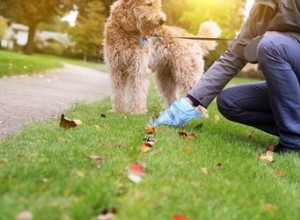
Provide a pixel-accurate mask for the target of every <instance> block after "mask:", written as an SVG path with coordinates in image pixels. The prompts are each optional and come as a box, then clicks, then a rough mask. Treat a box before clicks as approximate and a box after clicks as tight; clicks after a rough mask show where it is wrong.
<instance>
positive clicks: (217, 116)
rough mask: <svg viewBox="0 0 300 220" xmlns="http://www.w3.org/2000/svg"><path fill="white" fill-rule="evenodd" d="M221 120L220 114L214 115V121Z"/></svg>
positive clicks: (216, 122)
mask: <svg viewBox="0 0 300 220" xmlns="http://www.w3.org/2000/svg"><path fill="white" fill-rule="evenodd" d="M219 122H220V116H219V115H215V116H214V123H215V124H218V123H219Z"/></svg>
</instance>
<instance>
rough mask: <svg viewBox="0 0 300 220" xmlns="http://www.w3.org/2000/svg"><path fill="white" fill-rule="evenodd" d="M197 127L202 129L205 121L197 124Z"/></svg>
mask: <svg viewBox="0 0 300 220" xmlns="http://www.w3.org/2000/svg"><path fill="white" fill-rule="evenodd" d="M195 128H196V129H201V128H203V123H200V124H198V125H196V126H195Z"/></svg>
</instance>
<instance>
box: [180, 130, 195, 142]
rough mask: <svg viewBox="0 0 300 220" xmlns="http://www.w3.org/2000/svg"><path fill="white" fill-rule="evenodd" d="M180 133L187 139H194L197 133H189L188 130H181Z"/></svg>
mask: <svg viewBox="0 0 300 220" xmlns="http://www.w3.org/2000/svg"><path fill="white" fill-rule="evenodd" d="M178 134H179V136H180V137H182V138H185V139H189V140H194V139H195V138H196V135H195V134H194V133H190V134H188V133H186V132H183V131H179V132H178Z"/></svg>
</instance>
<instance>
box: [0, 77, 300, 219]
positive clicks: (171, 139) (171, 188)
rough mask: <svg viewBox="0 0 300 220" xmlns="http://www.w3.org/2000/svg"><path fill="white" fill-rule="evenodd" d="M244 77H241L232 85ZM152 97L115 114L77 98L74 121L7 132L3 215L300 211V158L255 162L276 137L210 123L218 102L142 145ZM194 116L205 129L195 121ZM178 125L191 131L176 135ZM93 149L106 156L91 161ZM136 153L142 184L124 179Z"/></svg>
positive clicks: (1, 163) (2, 155)
mask: <svg viewBox="0 0 300 220" xmlns="http://www.w3.org/2000/svg"><path fill="white" fill-rule="evenodd" d="M240 82H244V83H245V82H246V81H245V80H243V81H242V80H239V82H236V81H234V82H233V83H234V84H237V83H240ZM158 103H159V98H158V96H157V94H156V92H154V90H151V92H150V98H149V111H150V112H149V115H138V116H136V115H123V114H117V113H112V112H110V111H109V109H110V108H111V106H110V104H109V100H105V101H104V102H100V103H95V104H92V105H84V104H80V105H76V106H75V107H74V108H73V109H72V110H71V111H68V112H65V113H66V115H67V116H68V117H69V118H71V119H75V118H76V119H80V120H81V121H82V122H83V124H82V125H81V126H78V127H77V128H75V129H71V130H67V131H65V130H63V129H61V128H59V127H58V124H59V119H58V118H57V119H54V120H51V121H49V122H40V123H38V124H34V125H32V126H30V127H29V128H26V129H25V130H24V131H23V132H22V133H21V134H19V135H16V136H10V137H8V139H6V140H4V141H3V142H2V143H0V182H1V184H0V194H1V197H0V213H1V218H2V219H16V216H17V214H18V213H19V212H20V211H22V210H28V211H30V212H31V213H32V214H33V216H34V219H39V220H43V219H45V220H46V219H47V220H48V219H77V220H81V219H82V220H87V219H90V220H92V219H97V215H98V214H99V213H101V212H103V211H104V210H107V209H108V210H109V209H113V208H115V209H116V212H117V219H120V220H128V219H130V220H154V219H155V220H160V219H162V220H164V219H166V220H168V219H172V217H173V216H174V215H175V214H179V213H180V214H184V215H185V216H186V217H187V218H188V219H194V220H197V219H206V220H213V219H223V220H227V219H228V220H229V219H230V220H231V219H245V220H248V219H249V220H252V219H256V220H263V219H274V220H281V219H285V220H292V219H299V218H300V212H299V197H300V183H299V178H300V172H299V166H300V160H299V157H298V156H297V155H287V156H278V155H276V156H275V162H274V163H272V164H268V163H265V162H262V161H257V159H256V157H257V154H258V152H264V151H265V148H266V147H268V146H269V145H270V144H274V143H276V138H275V137H273V136H271V135H268V134H265V133H262V132H259V131H257V130H255V131H254V133H253V138H252V139H251V140H250V139H249V138H248V134H249V133H250V132H252V131H253V129H252V128H251V127H246V126H242V125H239V124H236V123H232V122H230V121H228V120H226V119H224V118H223V117H221V118H220V122H219V123H218V124H215V123H214V122H213V116H214V115H215V114H218V112H217V108H216V104H215V103H213V104H212V105H211V106H210V107H209V111H210V116H211V117H210V118H208V119H198V120H196V121H192V122H190V123H189V124H188V125H186V126H183V127H181V128H171V127H167V126H163V127H161V128H160V129H158V130H157V131H156V140H157V142H156V143H155V144H154V146H153V149H152V150H151V151H149V152H148V153H146V154H143V153H141V152H140V151H139V147H140V146H141V144H142V143H143V142H144V141H143V137H144V135H145V132H144V126H145V124H146V123H147V120H148V118H149V116H150V115H151V114H152V113H153V112H152V109H153V107H158V108H159V109H160V106H159V104H158ZM100 113H105V114H106V118H102V117H100ZM199 122H201V123H203V127H202V128H201V129H199V128H195V126H196V125H197V124H198V123H199ZM94 125H98V128H96V127H95V126H94ZM179 131H185V132H188V133H191V132H192V133H195V134H196V139H195V140H187V139H183V138H180V137H179V135H178V132H179ZM186 147H189V149H190V150H189V151H186V150H185V149H186ZM159 148H161V149H162V150H161V153H160V154H154V152H155V151H156V150H157V149H159ZM90 155H99V156H101V157H103V158H104V160H103V161H102V162H101V163H100V164H99V165H96V164H95V162H94V161H92V160H91V159H90V158H89V156H90ZM135 161H139V162H143V163H145V164H146V175H145V177H144V178H143V180H142V182H141V183H139V184H134V183H132V182H130V181H129V180H128V179H127V174H128V173H127V171H128V170H127V169H128V166H129V165H130V164H131V163H132V162H135ZM218 163H220V164H221V167H220V166H219V167H216V164H218ZM203 168H206V169H207V171H208V172H207V173H205V172H203ZM99 219H100V218H99Z"/></svg>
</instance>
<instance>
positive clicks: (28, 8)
mask: <svg viewBox="0 0 300 220" xmlns="http://www.w3.org/2000/svg"><path fill="white" fill-rule="evenodd" d="M1 1H3V3H4V4H3V6H2V7H1V8H0V10H1V11H5V15H6V16H7V17H8V18H11V19H12V20H14V21H17V22H21V23H22V24H25V25H28V26H29V34H28V41H27V44H26V46H25V53H26V54H32V49H33V45H34V41H33V40H34V35H35V31H36V28H37V25H38V24H39V23H40V22H47V21H49V20H50V19H51V18H52V17H53V16H54V15H57V14H63V13H65V12H67V11H69V10H70V9H71V8H72V7H73V5H72V2H71V1H69V0H51V1H49V0H39V1H32V0H14V1H11V0H1ZM1 11H0V12H1Z"/></svg>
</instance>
